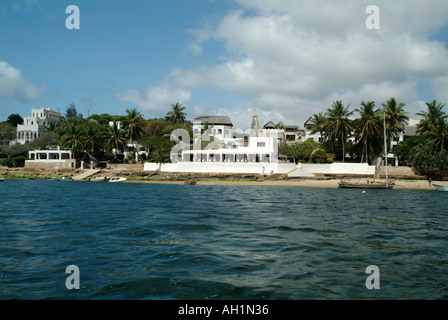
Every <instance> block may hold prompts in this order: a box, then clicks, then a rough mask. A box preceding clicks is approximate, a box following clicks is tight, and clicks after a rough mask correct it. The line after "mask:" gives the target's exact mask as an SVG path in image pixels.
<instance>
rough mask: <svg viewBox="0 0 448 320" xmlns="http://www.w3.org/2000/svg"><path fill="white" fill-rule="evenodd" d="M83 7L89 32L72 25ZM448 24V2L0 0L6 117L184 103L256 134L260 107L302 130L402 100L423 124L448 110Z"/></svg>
mask: <svg viewBox="0 0 448 320" xmlns="http://www.w3.org/2000/svg"><path fill="white" fill-rule="evenodd" d="M72 4H74V5H77V6H78V8H79V10H80V29H73V30H69V29H67V28H66V20H67V18H69V16H70V14H67V13H66V12H65V11H66V7H67V6H69V5H72ZM372 4H374V5H376V6H377V8H378V9H379V20H378V23H379V29H369V28H367V27H366V20H368V21H370V20H369V17H370V16H371V13H366V8H367V7H368V6H369V5H372ZM447 17H448V1H446V0H428V1H423V0H418V1H417V0H398V1H383V0H375V1H372V0H369V1H364V0H339V1H333V0H329V1H327V0H275V1H273V0H149V1H148V0H131V1H124V0H107V1H106V0H79V1H76V0H70V1H65V0H58V1H54V0H1V1H0V121H3V120H5V119H6V118H7V117H8V115H10V114H11V113H19V114H21V115H22V116H27V115H29V113H30V110H31V108H40V107H49V108H53V109H55V110H59V111H60V112H62V113H64V112H65V109H66V108H67V106H68V105H69V104H70V103H74V104H75V105H76V107H77V109H78V111H79V112H81V113H83V115H84V116H88V115H89V114H90V115H91V114H95V113H96V114H101V113H109V114H124V113H125V109H126V108H131V107H136V108H138V109H139V110H140V111H141V112H142V113H143V114H144V116H145V118H154V117H163V116H164V115H166V113H167V111H168V110H169V109H170V105H171V104H172V103H175V102H180V103H183V105H184V106H186V108H187V109H186V112H187V116H188V118H189V119H190V120H192V119H193V118H194V117H196V116H198V115H228V116H230V117H231V119H232V121H233V122H234V125H235V127H236V128H241V129H243V130H245V129H247V127H248V126H249V125H250V121H251V116H252V114H253V111H254V110H255V109H256V110H257V113H258V114H259V117H260V122H261V124H262V125H263V124H264V123H267V122H268V121H274V122H278V121H282V122H284V123H285V124H296V125H299V126H300V127H302V128H303V123H304V122H305V121H306V120H307V119H308V117H310V116H312V115H313V114H314V113H317V112H323V111H326V110H327V109H328V108H329V107H330V106H331V104H332V102H334V101H336V100H342V101H343V103H344V104H346V105H348V104H350V106H351V108H352V109H354V108H357V107H359V105H360V103H361V102H362V101H375V102H376V104H377V106H381V104H382V103H384V102H385V101H386V100H387V99H389V98H391V97H395V98H396V99H397V100H399V101H400V102H404V103H405V104H406V110H407V111H408V112H409V115H410V117H411V118H413V119H418V117H417V116H415V113H416V112H418V111H420V110H422V109H424V108H425V102H427V101H432V100H434V99H436V100H437V101H438V102H442V103H448V90H446V89H447V88H448V50H447V49H448V48H447V43H448V18H447ZM375 22H376V21H375ZM446 108H448V106H447V107H446Z"/></svg>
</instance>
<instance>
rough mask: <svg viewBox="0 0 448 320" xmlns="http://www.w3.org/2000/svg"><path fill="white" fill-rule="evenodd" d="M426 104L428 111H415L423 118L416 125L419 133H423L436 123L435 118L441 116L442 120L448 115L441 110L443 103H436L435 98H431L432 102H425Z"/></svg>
mask: <svg viewBox="0 0 448 320" xmlns="http://www.w3.org/2000/svg"><path fill="white" fill-rule="evenodd" d="M426 106H427V108H428V111H422V112H418V113H416V115H417V116H421V117H423V120H422V121H420V123H419V124H418V126H417V130H418V132H419V133H420V135H423V133H424V132H425V131H430V130H431V126H435V125H436V121H437V119H439V118H442V120H446V119H447V117H448V116H447V115H446V114H445V112H444V111H442V109H443V107H444V106H445V104H441V103H437V101H436V100H433V101H432V102H426Z"/></svg>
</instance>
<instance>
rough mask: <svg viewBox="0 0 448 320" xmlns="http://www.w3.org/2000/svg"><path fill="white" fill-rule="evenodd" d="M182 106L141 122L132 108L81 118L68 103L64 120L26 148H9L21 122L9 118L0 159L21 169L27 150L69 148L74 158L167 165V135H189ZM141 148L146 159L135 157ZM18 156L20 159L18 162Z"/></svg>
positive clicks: (0, 139) (0, 130) (0, 135)
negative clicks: (126, 154)
mask: <svg viewBox="0 0 448 320" xmlns="http://www.w3.org/2000/svg"><path fill="white" fill-rule="evenodd" d="M184 110H185V107H183V106H182V105H181V104H179V103H176V104H173V105H172V109H171V110H170V111H169V112H168V113H167V116H166V117H165V118H161V119H147V120H146V119H144V118H143V116H142V114H141V113H140V112H138V111H137V109H135V108H131V109H126V114H125V115H121V116H119V115H114V116H113V115H109V114H101V115H98V114H93V115H91V116H89V117H88V118H84V117H83V116H82V114H79V113H78V112H77V110H76V106H74V105H73V104H70V105H69V106H68V107H67V109H66V112H65V115H64V120H63V121H62V122H61V123H59V124H58V125H54V124H53V123H50V125H49V126H47V130H46V131H45V132H44V133H43V134H42V135H41V136H40V137H39V138H38V139H36V140H34V141H32V142H30V143H27V144H25V145H20V144H17V145H13V146H9V145H8V143H9V141H10V140H13V139H14V138H15V136H16V127H17V125H18V124H20V123H21V122H22V121H23V119H22V120H20V119H19V120H17V118H16V117H12V120H14V121H15V122H14V123H11V121H9V118H8V121H5V122H3V123H1V124H0V143H1V144H0V158H4V159H3V160H2V165H8V166H21V165H23V163H24V159H25V156H26V155H27V152H28V151H29V150H34V149H45V148H47V147H49V146H59V147H61V148H69V149H71V150H72V151H73V153H74V155H75V157H76V158H77V159H81V158H82V157H84V156H85V155H86V153H88V154H89V155H91V156H93V157H95V158H96V159H97V160H102V161H106V160H109V161H111V162H126V163H137V162H140V163H142V162H144V161H151V162H169V161H170V151H171V149H172V147H173V146H174V145H175V142H173V141H171V139H170V134H171V132H172V131H173V130H174V129H185V130H187V131H188V132H190V136H191V132H192V124H191V122H189V121H187V120H186V114H185V112H184ZM140 148H143V149H144V150H146V151H149V157H148V158H146V156H144V155H142V156H138V152H139V151H141V150H140ZM124 151H126V152H131V153H130V154H131V156H129V157H128V158H126V159H123V158H120V157H119V154H121V153H122V152H124ZM18 157H20V158H19V159H17V158H18Z"/></svg>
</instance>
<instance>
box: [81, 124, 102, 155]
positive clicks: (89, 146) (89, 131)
mask: <svg viewBox="0 0 448 320" xmlns="http://www.w3.org/2000/svg"><path fill="white" fill-rule="evenodd" d="M83 144H84V148H85V150H86V151H87V152H90V153H95V152H96V151H97V150H98V149H100V146H101V136H100V135H99V134H98V130H97V129H96V128H95V127H94V125H93V124H90V125H88V126H87V128H86V130H85V131H84V135H83Z"/></svg>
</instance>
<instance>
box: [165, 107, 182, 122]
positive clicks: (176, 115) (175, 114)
mask: <svg viewBox="0 0 448 320" xmlns="http://www.w3.org/2000/svg"><path fill="white" fill-rule="evenodd" d="M171 107H172V109H171V111H169V112H168V113H167V114H166V117H165V119H166V120H168V121H171V122H173V123H176V124H179V123H183V122H185V119H186V114H185V112H183V111H184V110H185V107H182V103H179V102H176V103H174V104H172V105H171Z"/></svg>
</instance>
